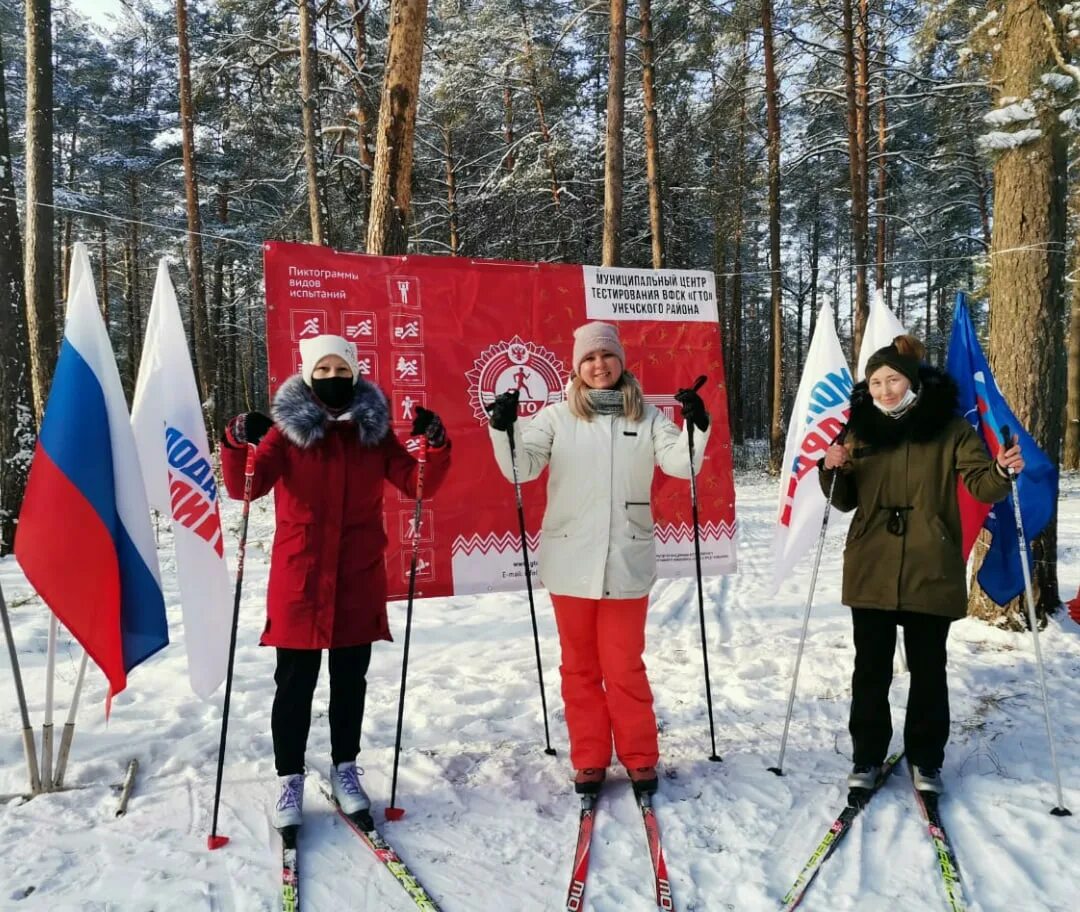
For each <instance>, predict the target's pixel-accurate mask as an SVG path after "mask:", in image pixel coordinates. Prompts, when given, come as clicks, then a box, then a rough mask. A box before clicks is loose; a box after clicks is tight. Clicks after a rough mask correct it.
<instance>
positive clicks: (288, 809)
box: [274, 773, 304, 830]
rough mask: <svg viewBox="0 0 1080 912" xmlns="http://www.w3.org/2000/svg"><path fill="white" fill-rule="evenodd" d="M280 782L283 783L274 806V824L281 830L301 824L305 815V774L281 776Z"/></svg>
mask: <svg viewBox="0 0 1080 912" xmlns="http://www.w3.org/2000/svg"><path fill="white" fill-rule="evenodd" d="M278 782H279V783H280V785H281V794H280V795H279V796H278V802H277V805H275V807H274V826H275V827H277V829H279V830H280V829H284V828H285V827H290V826H300V824H301V823H302V822H303V817H304V774H303V773H294V774H293V775H291V776H279V777H278Z"/></svg>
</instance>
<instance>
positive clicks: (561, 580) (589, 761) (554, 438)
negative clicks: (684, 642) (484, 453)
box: [490, 323, 709, 794]
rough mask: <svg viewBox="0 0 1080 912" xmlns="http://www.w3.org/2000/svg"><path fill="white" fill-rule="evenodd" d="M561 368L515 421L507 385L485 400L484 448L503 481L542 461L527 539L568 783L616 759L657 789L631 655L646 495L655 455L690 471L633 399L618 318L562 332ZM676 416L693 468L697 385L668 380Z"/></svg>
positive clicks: (663, 464) (704, 420) (639, 611)
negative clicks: (675, 387)
mask: <svg viewBox="0 0 1080 912" xmlns="http://www.w3.org/2000/svg"><path fill="white" fill-rule="evenodd" d="M573 370H574V372H573V374H572V376H571V382H570V388H569V391H568V394H567V399H566V401H565V402H560V403H559V404H558V405H551V406H548V407H546V408H544V409H542V410H541V411H540V412H539V413H538V414H537V415H536V417H535V418H533V419H531V420H528V421H524V420H523V421H520V422H519V421H518V420H517V418H518V401H517V400H518V394H517V391H513V392H508V393H502V394H501V395H499V396H497V397H496V398H495V401H494V402H493V403H492V405H491V408H490V413H491V420H490V432H491V440H492V444H493V446H494V448H495V458H496V460H497V461H498V464H499V468H500V469H501V470H502V473H503V474H504V475H505V476H506V478H507V479H509V480H513V468H512V465H511V456H510V441H509V438H508V435H507V431H511V432H512V433H513V434H514V441H515V447H514V448H515V450H516V456H517V463H518V465H517V472H518V478H519V479H520V480H521V481H531V480H533V479H534V478H536V477H537V476H538V475H540V473H541V472H542V471H543V470H544V468H545V466H547V467H550V469H551V472H550V476H549V480H548V488H547V510H546V512H545V513H544V523H543V528H542V531H541V540H540V553H539V562H540V579H541V581H542V582H543V584H544V585H545V586H546V587H547V589H548V592H549V593H550V594H551V601H552V604H553V605H554V607H555V620H556V623H557V625H558V628H559V642H560V645H561V648H562V665H561V666H560V669H559V670H560V672H561V674H562V695H563V702H564V703H565V706H566V724H567V728H568V729H569V734H570V761H571V763H572V764H573V767H574V769H575V771H576V772H575V787H576V789H577V791H578V792H580V793H582V794H595V793H596V792H598V791H599V790H600V787H601V785H602V783H603V781H604V776H605V774H606V771H607V767H608V766H609V765H610V763H611V747H612V739H614V743H615V753H616V756H617V757H618V759H619V762H620V763H621V764H622V765H623V766H625V767H626V769H627V773H628V774H629V776H630V779H631V782H632V783H633V786H634V790H635V791H636V792H637V793H639V794H643V793H651V792H653V791H655V790H656V785H657V776H656V764H657V761H658V759H659V751H658V747H657V738H656V717H655V715H654V714H653V698H652V691H651V690H650V688H649V680H648V677H647V675H646V671H645V663H644V661H643V660H642V654H643V653H644V651H645V613H646V609H647V608H648V602H649V591H650V590H651V589H652V585H653V582H654V581H655V580H656V549H655V544H654V540H653V519H652V508H651V504H650V501H649V497H650V492H651V489H652V481H653V473H654V469H655V467H656V466H659V467H660V468H661V470H662V471H664V472H665V473H666V474H668V475H673V476H675V477H677V478H689V477H690V452H689V446H688V443H687V431H686V429H685V427H684V429H683V430H682V431H680V430H679V428H678V427H677V426H676V425H675V424H674V423H673V422H672V421H671V420H670V419H669V418H667V416H665V415H664V413H663V412H661V411H660V410H659V409H657V408H655V407H654V406H652V405H647V404H646V403H645V399H644V396H643V395H642V392H641V386H640V384H639V383H638V381H637V379H636V378H635V377H634V375H633V374H631V373H630V372H629V371H628V370H627V369H626V355H625V353H624V351H623V347H622V343H621V342H620V341H619V334H618V330H617V329H616V328H615V327H614V326H612V325H610V324H608V323H588V324H586V325H585V326H582V327H580V328H578V329H577V330H576V331H575V332H574V354H573ZM675 398H676V399H677V400H678V401H679V402H680V404H681V405H682V413H683V416H684V417H685V419H686V422H687V423H689V422H691V421H693V422H694V425H695V426H696V427H697V428H698V429H699V430H700V434H699V435H697V439H696V441H695V444H696V445H695V466H694V471H695V472H698V471H700V470H701V458H702V457H701V454H702V453H703V452H704V450H705V445H706V443H707V441H708V434H709V415H708V412H706V410H705V405H704V403H703V402H702V401H701V398H700V397H699V396H698V395H697V393H695V392H693V391H692V390H680V391H679V392H678V393H676V396H675Z"/></svg>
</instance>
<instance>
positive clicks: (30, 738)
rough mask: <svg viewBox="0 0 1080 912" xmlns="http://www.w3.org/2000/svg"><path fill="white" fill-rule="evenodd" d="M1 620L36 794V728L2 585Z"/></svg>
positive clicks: (27, 762) (37, 779) (39, 786)
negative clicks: (32, 721)
mask: <svg viewBox="0 0 1080 912" xmlns="http://www.w3.org/2000/svg"><path fill="white" fill-rule="evenodd" d="M0 621H2V622H3V625H4V639H5V640H7V648H8V657H9V658H10V659H11V674H12V677H13V678H14V679H15V696H16V698H17V699H18V701H19V713H20V715H22V726H23V727H22V739H23V754H24V755H25V756H26V772H27V774H28V775H29V777H30V794H32V795H36V794H38V792H40V791H41V778H40V777H39V775H38V764H37V742H35V741H34V730H33V729H32V728H31V727H30V714H29V713H28V712H27V710H26V691H24V690H23V682H22V672H20V671H19V654H18V653H17V652H16V651H15V637H14V636H13V635H12V633H11V620H10V618H8V610H7V603H6V602H5V601H4V588H3V586H0Z"/></svg>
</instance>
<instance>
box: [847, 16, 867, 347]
mask: <svg viewBox="0 0 1080 912" xmlns="http://www.w3.org/2000/svg"><path fill="white" fill-rule="evenodd" d="M854 2H855V0H844V7H843V34H844V77H845V84H846V88H847V134H848V136H847V139H848V163H849V165H848V170H849V176H850V181H851V240H852V247H853V249H852V257H853V258H854V260H855V263H854V266H855V301H854V315H853V316H854V318H853V320H852V343H851V350H852V362H853V363H854V362H855V361H856V360H857V359H858V356H859V347H860V346H861V345H862V337H863V332H864V330H865V328H866V319H867V316H868V315H869V312H870V311H869V306H868V301H867V287H866V259H867V249H868V247H869V244H868V236H869V216H868V212H867V189H868V188H867V169H866V146H867V135H868V134H867V128H868V124H867V119H868V118H867V115H868V102H867V80H868V75H869V74H868V69H869V56H868V54H869V52H868V44H867V39H868V35H867V22H866V6H867V0H859V9H858V12H857V21H856V12H855V10H854Z"/></svg>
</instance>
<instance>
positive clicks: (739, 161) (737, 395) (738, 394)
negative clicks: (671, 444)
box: [728, 34, 749, 443]
mask: <svg viewBox="0 0 1080 912" xmlns="http://www.w3.org/2000/svg"><path fill="white" fill-rule="evenodd" d="M748 45H749V35H748V34H747V35H746V36H744V39H743V51H742V60H741V61H740V65H739V70H740V90H739V120H738V134H737V136H738V138H737V140H736V145H735V214H734V223H735V224H734V230H733V236H732V247H733V248H734V251H733V254H734V262H733V263H732V269H731V271H732V273H733V274H732V277H731V342H730V347H731V360H730V363H729V365H728V418H729V421H730V423H731V442H732V443H742V442H743V439H744V430H745V422H744V413H745V410H744V408H743V394H742V391H743V382H742V381H743V378H742V364H743V357H742V348H743V281H742V263H743V260H742V255H743V231H744V228H745V225H744V224H743V203H744V198H745V194H746V187H745V184H746V123H747V103H746V88H747V86H746V70H747V56H748V54H749V47H748Z"/></svg>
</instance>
